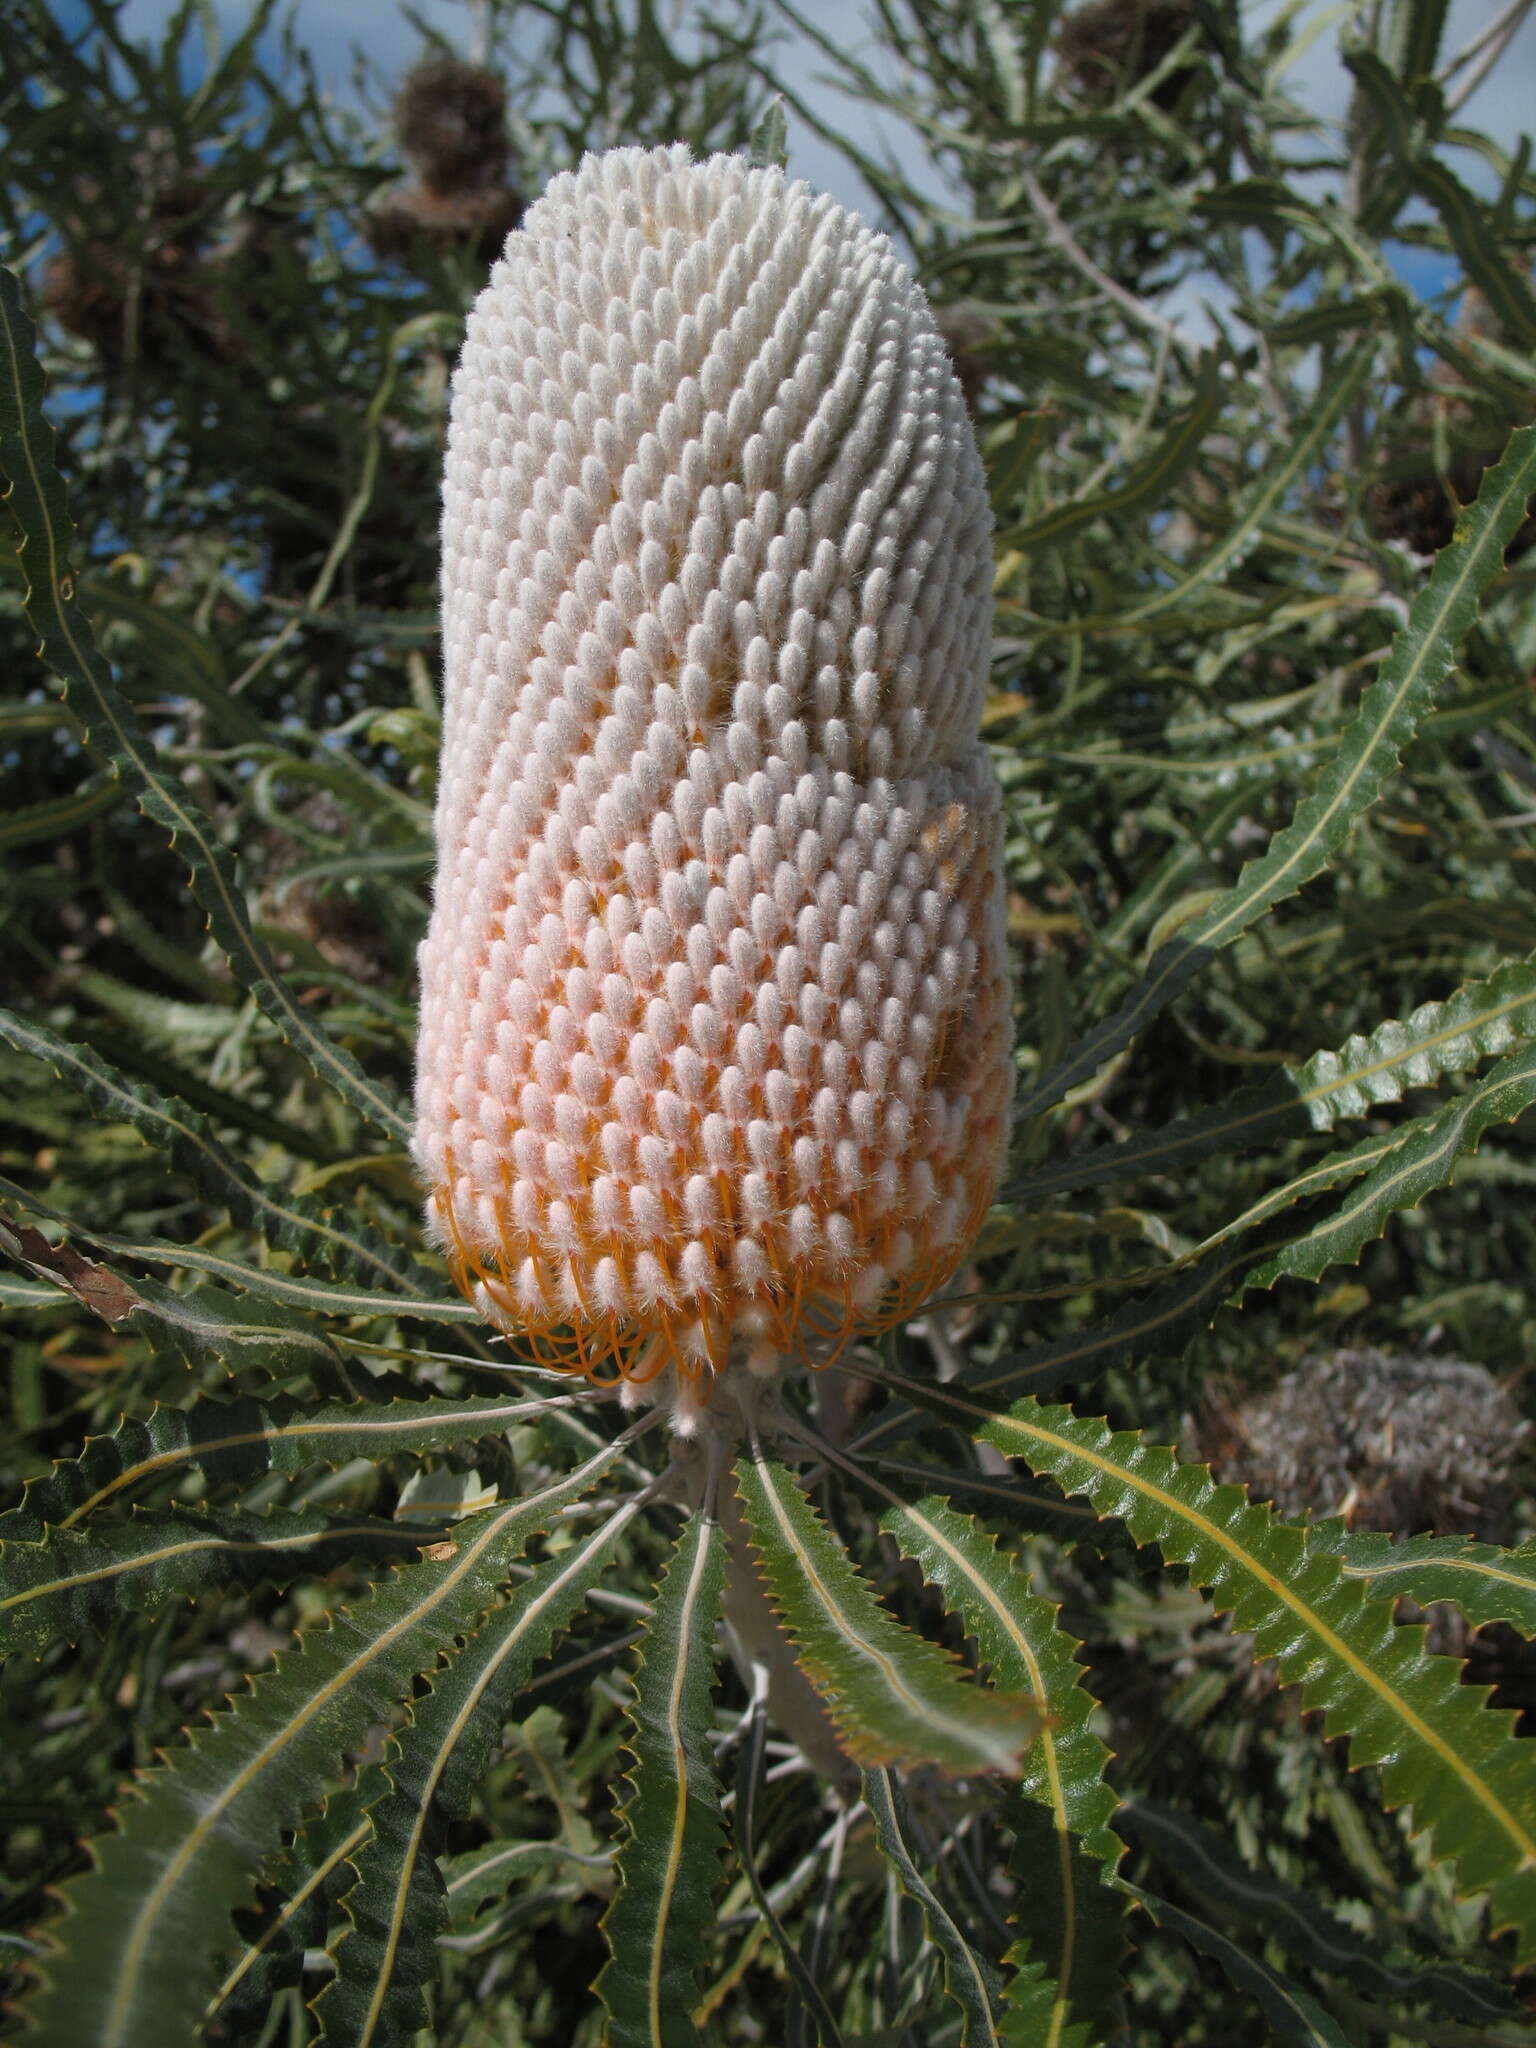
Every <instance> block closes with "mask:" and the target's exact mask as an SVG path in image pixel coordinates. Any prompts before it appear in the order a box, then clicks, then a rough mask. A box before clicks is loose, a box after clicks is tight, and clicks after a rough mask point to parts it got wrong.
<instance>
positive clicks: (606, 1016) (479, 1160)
mask: <svg viewBox="0 0 1536 2048" xmlns="http://www.w3.org/2000/svg"><path fill="white" fill-rule="evenodd" d="M442 573H443V583H442V589H443V626H444V643H445V663H446V683H445V703H444V730H443V755H442V772H441V783H440V794H439V799H438V806H437V820H436V829H437V849H438V867H437V881H436V890H435V895H434V901H433V910H432V920H431V925H430V928H429V930H428V933H427V937H426V940H425V942H424V944H423V946H422V950H421V974H422V1009H421V1039H420V1048H419V1060H418V1074H417V1118H418V1122H417V1133H416V1155H417V1161H418V1164H419V1167H420V1170H421V1173H422V1175H423V1178H424V1180H425V1182H426V1185H427V1187H428V1189H429V1196H428V1203H427V1213H428V1218H429V1223H430V1226H431V1228H432V1230H433V1232H434V1234H435V1235H436V1237H437V1238H438V1240H439V1241H440V1242H441V1244H442V1245H443V1246H444V1248H445V1250H446V1251H447V1254H448V1257H449V1260H450V1263H451V1264H452V1267H453V1270H454V1272H455V1275H456V1277H457V1279H458V1282H459V1284H460V1285H461V1286H462V1287H463V1288H464V1290H465V1291H466V1293H468V1294H469V1295H470V1296H471V1297H472V1298H473V1299H474V1300H475V1301H476V1302H477V1303H478V1304H479V1305H480V1307H481V1308H482V1309H483V1310H484V1312H485V1314H486V1315H487V1317H489V1318H490V1319H491V1320H492V1321H493V1322H495V1323H496V1324H498V1325H499V1326H500V1327H501V1328H503V1329H504V1330H506V1331H508V1332H509V1333H517V1334H519V1335H520V1336H521V1337H522V1339H523V1340H524V1342H525V1343H526V1344H527V1345H528V1346H529V1347H530V1348H531V1350H532V1352H533V1354H534V1355H535V1356H537V1357H539V1358H541V1359H544V1360H545V1361H546V1362H548V1363H551V1364H557V1365H561V1366H568V1367H571V1368H575V1369H580V1370H585V1371H587V1372H589V1373H591V1374H593V1375H594V1376H597V1377H604V1378H611V1377H613V1376H615V1375H617V1376H620V1377H622V1378H623V1379H624V1380H626V1381H627V1382H628V1383H629V1385H630V1387H631V1388H633V1389H635V1390H637V1391H638V1390H644V1393H645V1395H646V1397H647V1398H660V1399H666V1400H670V1401H671V1402H672V1404H673V1406H674V1410H675V1414H676V1420H677V1423H678V1425H679V1426H680V1427H683V1428H687V1427H689V1426H690V1425H691V1423H692V1421H693V1420H695V1419H696V1418H697V1416H698V1414H699V1413H700V1412H701V1409H702V1406H703V1404H704V1403H705V1402H707V1400H708V1397H709V1393H710V1390H711V1388H712V1387H713V1385H714V1384H715V1383H716V1382H717V1381H718V1380H719V1379H720V1377H721V1376H722V1375H723V1374H727V1373H742V1374H746V1375H756V1376H759V1377H760V1378H773V1377H776V1376H777V1375H778V1373H779V1372H780V1371H781V1370H782V1367H783V1365H784V1362H785V1361H786V1360H787V1359H789V1358H792V1357H797V1356H799V1357H809V1358H810V1359H811V1360H812V1361H813V1362H814V1361H815V1360H818V1359H822V1358H825V1357H827V1356H829V1355H831V1354H832V1353H833V1352H835V1350H836V1349H837V1348H838V1347H839V1346H840V1345H841V1344H843V1343H844V1342H846V1340H847V1339H848V1337H849V1336H850V1335H851V1334H854V1333H855V1332H858V1331H860V1330H868V1329H871V1328H875V1327H878V1326H879V1325H881V1324H882V1323H883V1322H885V1321H887V1320H889V1319H891V1318H894V1317H895V1316H898V1315H900V1314H903V1313H906V1312H908V1311H910V1310H911V1309H912V1308H913V1307H915V1306H916V1305H917V1304H918V1302H919V1301H921V1300H922V1299H923V1298H924V1297H925V1296H926V1295H927V1294H928V1293H930V1292H931V1291H932V1289H933V1288H934V1287H936V1286H938V1285H940V1284H942V1282H943V1281H944V1280H945V1279H946V1278H947V1277H948V1276H949V1275H950V1274H951V1273H952V1272H953V1271H954V1269H955V1267H956V1266H957V1265H958V1263H959V1262H960V1260H961V1258H962V1257H963V1255H964V1252H965V1249H966V1247H967V1244H968V1243H969V1241H970V1239H971V1238H972V1237H973V1235H974V1234H975V1232H976V1230H977V1228H978V1226H979V1224H980V1221H981V1218H982V1216H983V1214H984V1212H985V1210H986V1207H987V1205H988V1203H989V1201H990V1200H991V1197H992V1194H993V1191H994V1189H995V1186H996V1183H997V1178H998V1174H999V1172H1000V1168H1001V1161H1002V1156H1003V1151H1004V1146H1005V1143H1006V1136H1007V1126H1008V1109H1009V1100H1010V1093H1011V1075H1012V1068H1011V1060H1010V1029H1009V1000H1008V987H1007V978H1006V951H1005V936H1004V927H1003V910H1002V881H1001V842H1002V830H1001V816H1000V808H999V796H998V790H997V785H996V782H995V780H994V777H993V774H992V770H991V766H990V763H989V760H988V757H987V754H986V752H985V750H984V749H983V747H982V746H981V745H980V743H979V741H978V738H977V730H978V719H979V714H980V706H981V699H982V693H983V689H984V685H985V679H986V672H987V663H988V655H989V640H990V632H991V518H990V513H989V510H988V504H987V497H986V490H985V484H984V479H983V475H982V469H981V463H980V459H979V457H978V454H977V450H976V445H975V439H974V436H973V434H972V431H971V427H970V423H969V421H968V418H967V415H966V410H965V406H964V403H963V401H962V398H961V395H960V391H959V387H958V386H957V384H956V382H955V378H954V375H953V372H952V371H951V368H950V365H949V362H948V360H947V358H946V355H945V352H944V346H943V343H942V341H941V340H940V337H939V335H938V333H937V331H936V329H935V326H934V323H933V319H932V316H931V314H930V312H929V310H928V306H927V302H926V300H925V299H924V297H923V295H922V293H921V292H920V291H919V289H918V288H917V286H916V285H915V283H914V282H913V280H912V278H911V276H910V275H909V274H908V272H907V271H906V270H905V269H904V267H903V266H902V265H901V263H900V262H899V261H898V260H897V258H896V256H895V254H894V252H893V251H892V249H891V246H890V244H889V242H888V241H887V240H886V238H885V237H884V236H883V235H877V234H874V233H872V232H871V231H870V230H869V229H868V228H866V227H865V226H864V225H863V224H862V223H861V222H860V221H859V220H858V219H857V218H856V217H855V216H854V215H852V214H850V213H848V212H846V211H845V210H844V209H843V208H841V207H839V206H837V205H835V204H834V203H833V202H832V201H831V200H830V199H827V198H818V197H815V196H813V194H812V193H811V192H810V191H809V189H808V188H807V187H806V186H805V185H803V184H798V183H790V182H788V181H787V180H786V179H785V178H784V176H783V175H782V174H781V173H780V172H778V171H776V170H772V169H761V168H754V167H751V166H749V165H748V164H747V163H746V162H745V161H743V160H741V159H739V158H736V157H725V156H719V157H712V158H710V159H709V160H708V161H707V162H703V163H694V162H693V161H691V159H690V158H689V155H688V152H687V150H686V149H684V148H682V147H681V146H679V147H676V148H672V149H663V150H650V151H645V150H638V149H623V150H614V151H611V152H609V153H608V154H606V155H603V156H593V157H588V158H587V159H586V161H585V162H584V163H583V165H582V166H581V168H580V170H578V171H576V172H574V173H567V174H565V175H563V176H560V177H558V178H556V179H555V180H554V181H553V182H552V183H551V185H550V186H549V189H548V190H547V192H546V193H545V194H544V196H543V198H542V199H541V200H539V201H538V203H537V204H536V205H534V206H533V207H532V208H530V210H529V212H528V214H527V216H526V219H525V221H524V224H523V226H522V228H521V229H520V230H519V231H518V232H517V233H515V234H513V235H512V236H511V237H510V239H509V240H508V243H507V247H506V253H505V255H504V257H503V258H502V260H501V261H500V262H499V263H498V264H497V265H496V267H495V269H494V270H493V271H492V273H491V279H490V282H489V284H488V285H487V287H486V289H485V290H484V292H482V294H481V295H480V298H479V300H478V301H477V303H476V305H475V308H474V310H473V312H472V314H471V315H470V320H469V326H468V332H467V334H466V337H465V343H464V351H463V355H462V357H461V359H460V362H459V365H458V369H457V372H456V374H455V377H454V385H453V405H452V418H451V423H450V428H449V438H448V456H447V474H446V482H445V487H444V513H443V572H442Z"/></svg>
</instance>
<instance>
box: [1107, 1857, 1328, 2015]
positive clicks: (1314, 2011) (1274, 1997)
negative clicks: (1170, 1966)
mask: <svg viewBox="0 0 1536 2048" xmlns="http://www.w3.org/2000/svg"><path fill="white" fill-rule="evenodd" d="M1140 1898H1141V1903H1142V1905H1143V1906H1145V1908H1146V1910H1147V1911H1148V1912H1149V1913H1150V1914H1151V1916H1152V1918H1153V1919H1154V1920H1155V1921H1156V1922H1157V1924H1158V1926H1159V1927H1167V1928H1170V1929H1171V1930H1172V1931H1173V1932H1174V1933H1175V1934H1182V1935H1183V1937H1184V1939H1185V1940H1186V1941H1187V1942H1188V1943H1189V1944H1190V1946H1191V1947H1192V1948H1197V1949H1199V1950H1200V1952H1201V1953H1202V1954H1203V1955H1208V1956H1209V1957H1210V1958H1211V1960H1212V1961H1213V1962H1216V1963H1219V1964H1220V1965H1221V1967H1222V1969H1223V1971H1224V1972H1225V1973H1226V1975H1227V1976H1228V1977H1229V1978H1230V1979H1231V1980H1232V1982H1233V1983H1234V1984H1235V1985H1236V1986H1237V1988H1238V1990H1239V1991H1246V1992H1248V1993H1249V1995H1250V1996H1251V1997H1252V1998H1253V2000H1254V2002H1255V2003H1256V2004H1257V2005H1258V2006H1259V2007H1260V2008H1261V2009H1262V2011H1263V2014H1264V2017H1265V2018H1266V2019H1267V2020H1268V2021H1269V2024H1270V2026H1271V2027H1272V2028H1273V2029H1274V2035H1275V2039H1276V2040H1277V2041H1287V2042H1290V2043H1292V2044H1293V2048H1352V2043H1351V2042H1350V2040H1349V2037H1348V2035H1346V2034H1345V2033H1343V2032H1342V2031H1341V2029H1340V2027H1339V2023H1338V2021H1337V2020H1335V2019H1334V2018H1333V2017H1332V2015H1331V2014H1329V2013H1326V2012H1324V2010H1323V2008H1322V2007H1321V2006H1320V2005H1319V2004H1318V2002H1317V2000H1316V1999H1315V1998H1313V1997H1312V1996H1311V1995H1310V1994H1309V1993H1308V1992H1305V1991H1303V1990H1302V1989H1301V1987H1300V1985H1299V1984H1292V1983H1291V1982H1290V1981H1289V1979H1287V1978H1285V1977H1282V1976H1281V1974H1280V1972H1279V1971H1278V1970H1272V1969H1271V1968H1270V1967H1269V1965H1268V1963H1266V1962H1264V1961H1263V1960H1262V1959H1261V1958H1260V1957H1258V1956H1256V1955H1255V1954H1254V1952H1253V1949H1252V1946H1251V1945H1249V1946H1246V1947H1243V1948H1239V1947H1238V1945H1237V1943H1236V1942H1235V1941H1233V1940H1231V1939H1230V1938H1229V1937H1228V1936H1227V1935H1225V1934H1223V1933H1222V1932H1221V1930H1220V1928H1218V1927H1212V1926H1211V1925H1210V1924H1209V1923H1208V1922H1207V1921H1204V1920H1201V1919H1198V1918H1197V1917H1196V1915H1195V1914H1193V1913H1186V1912H1185V1911H1184V1909H1183V1908H1182V1907H1181V1906H1174V1905H1170V1904H1169V1902H1168V1901H1167V1900H1166V1899H1159V1898H1155V1897H1154V1896H1153V1895H1152V1894H1151V1893H1150V1892H1142V1893H1141V1894H1140Z"/></svg>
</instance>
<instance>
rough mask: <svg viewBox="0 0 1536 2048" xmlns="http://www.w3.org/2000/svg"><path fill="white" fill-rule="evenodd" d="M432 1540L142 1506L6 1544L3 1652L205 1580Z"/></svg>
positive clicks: (72, 1636) (297, 1517)
mask: <svg viewBox="0 0 1536 2048" xmlns="http://www.w3.org/2000/svg"><path fill="white" fill-rule="evenodd" d="M427 1540H428V1538H427V1537H426V1536H423V1535H422V1534H421V1532H420V1531H419V1530H418V1531H415V1532H412V1531H410V1530H405V1529H399V1528H396V1527H394V1526H393V1525H392V1524H391V1523H389V1522H375V1521H367V1520H355V1519H354V1520H347V1519H343V1518H339V1517H336V1516H331V1515H321V1514H310V1513H290V1512H279V1511H273V1512H271V1513H268V1514H263V1515H252V1514H242V1513H240V1512H239V1511H238V1510H232V1509H222V1510H221V1509H216V1508H200V1509H191V1508H178V1509H174V1510H171V1511H168V1512H160V1513H145V1512H142V1511H141V1512H138V1513H135V1514H134V1516H133V1517H132V1518H131V1519H130V1520H129V1521H126V1522H116V1523H113V1524H112V1525H111V1526H110V1527H107V1528H103V1529H102V1530H101V1531H100V1532H97V1531H95V1530H90V1531H85V1530H74V1529H50V1530H48V1531H47V1532H46V1534H45V1536H44V1538H43V1540H42V1541H41V1542H38V1543H17V1542H14V1541H10V1542H3V1543H0V1654H4V1655H6V1656H9V1655H11V1654H13V1653H14V1652H17V1651H21V1652H23V1653H28V1654H30V1655H32V1656H40V1655H41V1654H42V1652H43V1651H44V1650H46V1649H47V1648H48V1646H49V1644H50V1643H54V1642H58V1641H60V1640H62V1641H64V1642H70V1643H73V1642H78V1641H79V1639H80V1637H81V1636H82V1635H83V1634H84V1633H85V1632H86V1631H87V1630H88V1629H92V1628H100V1627H102V1626H103V1625H104V1623H106V1622H107V1621H109V1620H110V1619H111V1617H112V1615H113V1614H114V1613H116V1612H118V1611H119V1610H121V1609H123V1608H134V1609H138V1610H140V1611H143V1612H146V1613H154V1612H155V1610H156V1609H157V1608H159V1607H161V1606H163V1605H164V1603H165V1602H166V1601H168V1600H177V1599H184V1598H186V1597H187V1596H188V1595H189V1594H192V1593H197V1592H201V1591H202V1590H203V1588H204V1587H205V1586H208V1585H217V1586H230V1585H246V1586H256V1585H262V1584H264V1583H274V1584H281V1583H282V1582H283V1581H284V1580H286V1579H291V1578H295V1577H297V1576H298V1574H299V1573H301V1572H328V1571H332V1570H334V1569H335V1568H336V1566H337V1565H340V1564H346V1563H348V1562H349V1561H350V1560H351V1559H353V1558H356V1557H359V1556H365V1555H368V1554H370V1553H372V1554H373V1555H376V1556H381V1557H384V1558H398V1557H399V1555H400V1554H401V1553H402V1552H409V1551H410V1550H412V1549H419V1548H420V1546H421V1545H422V1544H423V1543H424V1542H426V1541H427Z"/></svg>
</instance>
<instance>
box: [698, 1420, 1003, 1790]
mask: <svg viewBox="0 0 1536 2048" xmlns="http://www.w3.org/2000/svg"><path fill="white" fill-rule="evenodd" d="M736 1478H737V1484H738V1485H739V1487H740V1489H741V1495H742V1500H743V1502H744V1504H745V1507H746V1511H747V1523H748V1528H749V1530H750V1533H751V1539H752V1545H753V1548H754V1550H755V1552H756V1553H757V1558H758V1562H759V1566H760V1568H761V1571H762V1574H763V1579H764V1582H765V1583H766V1585H767V1588H768V1592H769V1596H770V1598H771V1599H772V1601H773V1604H774V1607H775V1609H776V1610H777V1612H778V1615H779V1619H780V1622H781V1623H782V1625H783V1628H784V1631H785V1633H786V1635H787V1636H788V1637H789V1640H790V1642H791V1643H792V1644H793V1646H794V1650H795V1657H796V1661H797V1662H798V1663H799V1665H800V1668H801V1669H802V1670H803V1671H804V1672H805V1675H806V1677H807V1678H809V1679H810V1681H811V1683H812V1684H813V1685H814V1686H815V1687H816V1690H817V1691H818V1692H819V1693H820V1694H821V1696H822V1698H823V1700H824V1701H825V1703H826V1707H827V1711H828V1713H829V1714H830V1715H831V1717H832V1722H833V1726H834V1727H835V1728H836V1730H837V1735H838V1739H839V1741H840V1742H841V1743H842V1744H843V1747H844V1748H845V1749H846V1750H847V1752H848V1754H849V1755H850V1756H851V1757H852V1758H853V1759H854V1761H855V1762H856V1763H860V1764H864V1765H870V1766H874V1765H879V1764H887V1763H896V1762H906V1763H933V1764H937V1765H939V1766H940V1767H941V1768H942V1769H944V1770H948V1771H953V1772H974V1771H1002V1772H1005V1773H1006V1774H1007V1775H1008V1776H1010V1777H1016V1776H1017V1775H1018V1774H1019V1771H1020V1769H1021V1764H1020V1757H1021V1755H1022V1752H1023V1751H1024V1750H1025V1749H1026V1748H1027V1746H1028V1745H1029V1743H1030V1742H1031V1741H1032V1740H1033V1739H1034V1737H1035V1735H1036V1734H1037V1733H1038V1732H1039V1726H1040V1719H1039V1714H1038V1712H1037V1710H1036V1708H1035V1707H1034V1705H1033V1703H1032V1702H1031V1701H1029V1700H1027V1699H1023V1698H1020V1697H1017V1696H1009V1695H1007V1694H1001V1693H991V1692H988V1691H986V1690H985V1689H984V1688H982V1687H981V1686H978V1685H976V1684H975V1683H973V1682H972V1681H971V1680H970V1679H969V1678H968V1677H967V1675H966V1674H965V1672H964V1670H963V1667H962V1666H961V1665H960V1663H959V1661H958V1660H957V1659H956V1658H954V1657H952V1656H950V1654H949V1653H948V1652H947V1651H945V1650H941V1649H939V1648H938V1646H937V1645H936V1644H933V1643H930V1642H929V1641H928V1640H927V1639H926V1638H925V1637H923V1636H918V1635H914V1634H913V1632H912V1631H911V1630H910V1629H909V1628H907V1627H905V1626H904V1625H903V1624H902V1623H901V1622H899V1621H897V1619H896V1617H895V1616H894V1615H892V1614H890V1613H888V1612H887V1610H886V1609H885V1608H884V1607H882V1606H881V1605H880V1603H879V1601H878V1600H877V1599H876V1598H875V1596H874V1594H873V1593H872V1592H871V1591H870V1589H869V1587H868V1585H867V1584H866V1583H865V1581H864V1579H863V1577H862V1576H861V1574H860V1573H859V1572H858V1570H857V1569H856V1568H855V1566H854V1565H853V1563H852V1561H851V1560H850V1558H849V1556H848V1553H847V1552H846V1551H845V1550H844V1549H843V1547H842V1545H841V1544H840V1543H839V1542H838V1541H837V1539H836V1537H834V1536H833V1535H832V1533H831V1531H830V1530H829V1529H828V1528H827V1526H826V1524H825V1523H824V1522H823V1521H822V1520H821V1518H820V1516H819V1515H818V1514H817V1513H816V1511H815V1509H814V1508H812V1506H811V1504H810V1502H809V1501H807V1500H806V1498H805V1496H804V1494H803V1493H801V1491H800V1488H799V1486H798V1484H797V1483H796V1480H795V1477H794V1474H793V1473H792V1472H790V1471H789V1470H788V1468H787V1467H785V1466H783V1465H778V1464H775V1463H773V1462H772V1461H771V1460H770V1459H768V1458H767V1457H765V1456H764V1455H763V1454H762V1451H761V1448H760V1446H758V1445H757V1443H756V1440H755V1439H754V1446H753V1455H752V1456H751V1457H750V1458H742V1459H741V1460H740V1461H739V1462H738V1464H737V1467H736Z"/></svg>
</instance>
